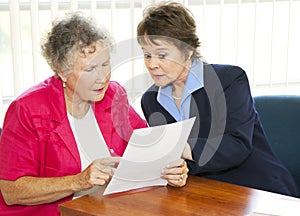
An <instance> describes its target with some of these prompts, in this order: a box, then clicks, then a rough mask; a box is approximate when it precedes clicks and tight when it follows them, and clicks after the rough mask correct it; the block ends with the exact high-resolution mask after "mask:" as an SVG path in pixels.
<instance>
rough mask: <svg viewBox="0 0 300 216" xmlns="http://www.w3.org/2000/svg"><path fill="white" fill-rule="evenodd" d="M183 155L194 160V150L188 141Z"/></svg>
mask: <svg viewBox="0 0 300 216" xmlns="http://www.w3.org/2000/svg"><path fill="white" fill-rule="evenodd" d="M181 157H182V158H183V159H188V160H191V161H193V160H194V159H193V156H192V150H191V147H190V145H189V144H188V143H186V145H185V147H184V149H183V152H182V155H181Z"/></svg>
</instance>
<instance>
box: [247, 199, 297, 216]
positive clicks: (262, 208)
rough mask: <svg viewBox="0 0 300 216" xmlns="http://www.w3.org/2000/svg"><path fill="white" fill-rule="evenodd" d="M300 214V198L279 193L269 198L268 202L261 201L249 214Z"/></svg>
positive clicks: (289, 215)
mask: <svg viewBox="0 0 300 216" xmlns="http://www.w3.org/2000/svg"><path fill="white" fill-rule="evenodd" d="M256 215H265V216H267V215H268V216H299V215H300V199H297V198H294V197H289V196H284V195H278V196H275V195H274V196H273V197H269V198H268V202H260V203H258V205H257V206H256V208H255V209H254V211H253V212H252V213H250V214H249V215H248V216H256Z"/></svg>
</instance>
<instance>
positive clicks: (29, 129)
mask: <svg viewBox="0 0 300 216" xmlns="http://www.w3.org/2000/svg"><path fill="white" fill-rule="evenodd" d="M30 119H31V116H30V111H29V109H26V108H25V106H22V105H21V103H20V102H18V101H14V102H12V103H11V105H10V107H9V109H8V110H7V113H6V116H5V120H4V124H3V131H2V135H1V139H0V179H5V180H16V179H17V178H19V177H21V176H24V175H31V176H36V175H37V174H38V166H39V163H38V161H39V159H38V158H39V157H38V152H39V150H38V145H37V140H38V139H37V136H36V134H35V133H34V129H33V125H32V123H31V121H30Z"/></svg>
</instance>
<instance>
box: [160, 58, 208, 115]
mask: <svg viewBox="0 0 300 216" xmlns="http://www.w3.org/2000/svg"><path fill="white" fill-rule="evenodd" d="M203 87H204V82H203V62H202V61H201V60H194V61H193V64H192V66H191V68H190V71H189V74H188V76H187V79H186V82H185V85H184V89H183V92H182V95H181V100H180V109H178V108H177V106H176V104H175V102H174V100H173V98H172V85H168V86H165V87H160V88H159V90H158V94H157V101H158V102H159V103H160V104H161V105H162V106H163V107H164V108H165V109H166V110H167V111H168V112H169V113H170V114H171V115H172V116H173V117H174V118H175V119H176V121H182V120H185V119H189V118H190V103H191V97H192V96H191V95H192V93H193V92H195V91H197V90H198V89H201V88H203Z"/></svg>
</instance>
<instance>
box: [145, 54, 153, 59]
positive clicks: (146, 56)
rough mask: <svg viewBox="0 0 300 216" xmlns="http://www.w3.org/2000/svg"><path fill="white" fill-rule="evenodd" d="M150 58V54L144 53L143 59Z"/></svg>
mask: <svg viewBox="0 0 300 216" xmlns="http://www.w3.org/2000/svg"><path fill="white" fill-rule="evenodd" d="M151 57H152V56H151V54H150V53H144V58H145V59H150V58H151Z"/></svg>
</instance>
